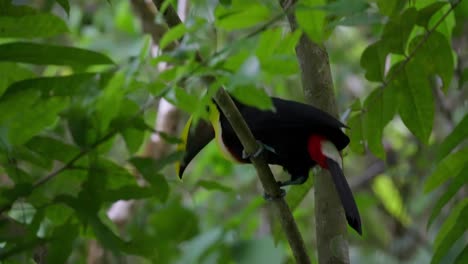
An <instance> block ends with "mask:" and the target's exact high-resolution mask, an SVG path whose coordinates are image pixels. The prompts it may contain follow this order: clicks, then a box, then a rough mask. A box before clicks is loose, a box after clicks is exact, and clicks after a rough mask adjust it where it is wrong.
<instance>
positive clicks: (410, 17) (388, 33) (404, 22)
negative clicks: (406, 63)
mask: <svg viewBox="0 0 468 264" xmlns="http://www.w3.org/2000/svg"><path fill="white" fill-rule="evenodd" d="M417 15H418V14H417V11H416V9H415V8H408V9H406V10H405V12H404V13H403V14H401V15H400V16H398V17H395V18H392V19H390V21H389V22H388V23H387V24H386V25H385V27H384V29H383V33H382V39H381V41H382V42H383V43H385V46H386V48H387V50H388V51H389V52H391V53H395V54H406V45H407V42H408V38H409V36H410V34H411V31H412V30H413V27H414V25H415V23H416V19H417Z"/></svg>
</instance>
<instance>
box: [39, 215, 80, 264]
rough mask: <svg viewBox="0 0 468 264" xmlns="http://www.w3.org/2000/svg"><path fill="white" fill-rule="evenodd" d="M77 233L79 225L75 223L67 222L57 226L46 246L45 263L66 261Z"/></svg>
mask: <svg viewBox="0 0 468 264" xmlns="http://www.w3.org/2000/svg"><path fill="white" fill-rule="evenodd" d="M78 235H79V227H78V226H77V225H75V224H70V223H67V224H64V225H62V226H59V227H57V228H56V229H55V230H54V233H53V235H52V242H51V243H50V246H49V247H48V248H47V260H46V261H47V263H66V262H67V259H68V257H69V256H70V254H71V252H72V250H73V245H74V241H75V239H76V238H77V237H78Z"/></svg>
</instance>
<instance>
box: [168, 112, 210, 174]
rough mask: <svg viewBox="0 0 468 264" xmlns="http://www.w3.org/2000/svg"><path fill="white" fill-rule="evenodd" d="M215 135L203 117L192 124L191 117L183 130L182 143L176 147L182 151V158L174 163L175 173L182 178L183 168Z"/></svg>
mask: <svg viewBox="0 0 468 264" xmlns="http://www.w3.org/2000/svg"><path fill="white" fill-rule="evenodd" d="M214 137H215V132H214V129H213V126H212V125H211V124H210V123H209V122H208V121H205V120H203V119H199V120H198V122H197V123H196V124H193V122H192V118H190V119H189V121H188V122H187V125H186V126H185V128H184V131H183V141H184V142H183V143H182V144H181V145H179V147H178V149H179V150H181V151H184V152H185V153H184V156H183V158H182V160H181V161H180V162H179V163H178V164H176V166H177V167H176V170H177V175H179V178H180V179H182V175H183V174H184V171H185V169H186V168H187V166H188V165H189V163H190V161H192V159H193V158H194V157H195V156H196V155H197V154H198V153H199V152H200V151H201V150H202V149H203V148H204V147H205V146H206V145H208V143H210V141H211V140H213V138H214Z"/></svg>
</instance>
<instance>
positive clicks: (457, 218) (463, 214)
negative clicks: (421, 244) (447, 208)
mask: <svg viewBox="0 0 468 264" xmlns="http://www.w3.org/2000/svg"><path fill="white" fill-rule="evenodd" d="M466 219H468V199H467V198H465V199H464V200H462V201H461V202H460V203H458V204H457V205H456V206H455V208H454V209H453V210H452V211H451V213H450V215H449V216H448V217H447V219H446V220H445V222H444V223H443V224H442V227H441V228H440V230H439V233H438V234H437V236H436V238H435V240H434V249H435V251H434V255H433V256H432V260H431V264H436V263H439V262H440V260H441V259H442V257H443V256H445V255H446V254H447V252H448V251H449V249H450V248H451V247H452V246H453V244H454V243H455V241H457V240H458V239H459V238H460V237H461V236H463V234H464V233H465V231H466V230H467V229H468V221H466Z"/></svg>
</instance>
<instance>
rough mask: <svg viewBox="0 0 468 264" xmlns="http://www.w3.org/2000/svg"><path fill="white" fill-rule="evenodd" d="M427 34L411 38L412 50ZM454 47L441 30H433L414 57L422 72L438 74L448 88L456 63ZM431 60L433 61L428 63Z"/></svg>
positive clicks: (429, 74)
mask: <svg viewBox="0 0 468 264" xmlns="http://www.w3.org/2000/svg"><path fill="white" fill-rule="evenodd" d="M424 38H425V36H424V35H419V36H417V37H415V38H413V39H412V40H411V43H410V45H409V49H410V50H414V49H416V47H417V46H418V45H419V43H420V42H421V41H424ZM452 52H453V51H452V47H451V45H450V42H449V41H448V39H447V38H446V37H445V36H444V35H443V34H442V33H439V32H437V31H436V32H433V33H432V34H431V35H430V36H429V38H428V39H427V40H426V41H425V42H424V44H423V45H422V46H420V47H419V48H418V50H417V52H416V54H415V57H414V59H413V61H414V64H415V65H416V64H417V65H418V66H417V67H419V68H420V72H421V73H420V74H423V76H427V77H430V76H431V75H438V76H440V78H441V79H442V82H443V84H444V86H443V89H445V90H447V88H448V87H449V85H450V83H451V82H452V78H453V72H454V68H455V64H454V61H453V55H452ZM428 61H430V62H431V63H427V62H428Z"/></svg>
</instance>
